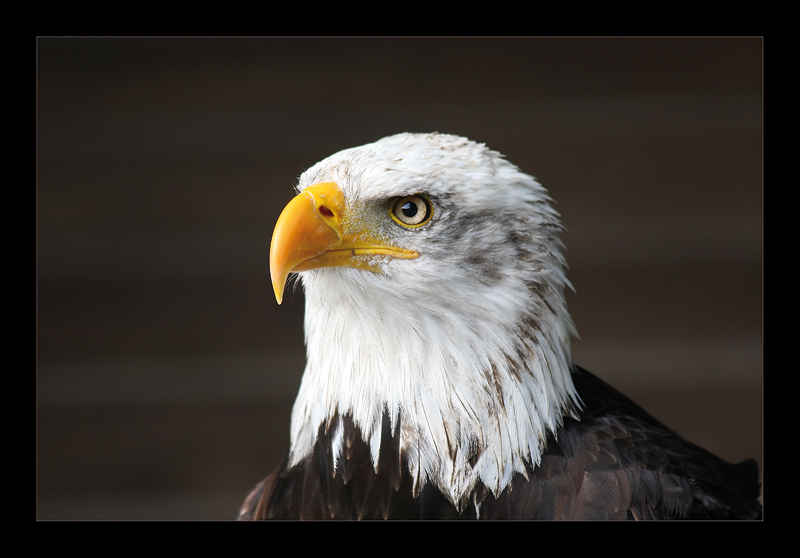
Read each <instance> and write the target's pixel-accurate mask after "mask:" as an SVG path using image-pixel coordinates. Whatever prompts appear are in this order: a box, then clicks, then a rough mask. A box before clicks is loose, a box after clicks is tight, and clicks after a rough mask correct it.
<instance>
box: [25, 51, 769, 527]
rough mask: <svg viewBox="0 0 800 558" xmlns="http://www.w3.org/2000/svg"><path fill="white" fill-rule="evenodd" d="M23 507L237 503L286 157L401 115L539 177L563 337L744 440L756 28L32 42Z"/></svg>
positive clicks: (272, 335) (655, 402) (635, 392)
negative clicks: (29, 363) (31, 478)
mask: <svg viewBox="0 0 800 558" xmlns="http://www.w3.org/2000/svg"><path fill="white" fill-rule="evenodd" d="M37 60H38V73H37V77H38V102H37V109H38V110H37V144H38V159H37V168H38V188H37V280H38V281H37V401H38V407H37V517H38V518H40V519H57V518H58V519H61V518H63V519H105V518H109V519H122V518H132V519H167V518H176V519H231V518H234V517H235V515H236V512H237V508H238V505H239V504H240V502H241V501H242V499H243V498H244V496H245V494H246V493H247V491H248V490H249V489H250V488H251V487H252V486H253V485H254V484H255V483H256V482H257V481H258V480H260V479H261V478H262V477H263V476H265V475H266V474H267V473H268V472H269V471H270V470H271V469H272V467H273V466H274V465H275V464H276V463H277V461H278V460H279V459H280V458H281V457H282V454H283V453H284V452H285V451H286V449H287V447H288V424H289V414H290V412H291V406H292V401H293V399H294V395H295V392H296V389H297V385H298V382H299V378H300V374H301V372H302V367H303V362H304V349H303V330H302V313H303V297H302V294H301V293H299V292H298V293H295V294H294V295H292V294H291V293H289V294H287V297H286V299H285V302H284V305H283V306H281V307H278V306H277V304H276V303H275V300H274V297H273V294H272V291H271V288H270V281H269V273H268V249H269V241H270V237H271V232H272V226H273V224H274V222H275V220H276V218H277V216H278V214H279V212H280V210H281V209H282V207H283V206H284V204H285V203H286V202H287V201H288V200H289V199H290V198H291V196H292V186H293V185H294V183H295V181H296V178H297V177H298V176H299V175H300V173H301V172H302V171H303V170H304V169H305V168H307V167H309V166H310V165H312V164H313V163H315V162H316V161H318V160H320V159H322V158H324V157H325V156H327V155H330V154H332V153H334V152H336V151H338V150H340V149H343V148H347V147H352V146H355V145H360V144H363V143H367V142H370V141H373V140H376V139H378V138H380V137H383V136H386V135H389V134H393V133H397V132H401V131H415V132H429V131H440V132H448V133H453V134H459V135H464V136H467V137H469V138H471V139H474V140H477V141H480V142H485V143H487V144H488V145H489V146H491V147H492V148H494V149H496V150H498V151H500V152H502V153H505V154H506V155H507V157H508V159H509V160H510V161H512V162H513V163H515V164H517V165H519V166H520V167H521V168H522V169H523V170H524V171H526V172H528V173H530V174H533V175H534V176H536V177H537V178H538V179H539V180H540V181H541V182H542V183H543V184H544V185H545V187H547V188H548V189H549V190H550V193H551V195H552V196H553V197H554V198H555V200H556V201H557V206H556V207H557V209H558V210H559V211H560V212H561V214H562V216H563V220H564V223H565V225H566V226H567V228H568V229H569V231H570V232H569V234H567V235H565V239H564V240H565V242H566V244H567V248H568V253H567V257H568V261H569V263H570V272H569V275H570V278H571V280H572V282H573V284H574V285H575V289H576V291H577V294H572V293H570V296H569V303H570V309H571V311H572V313H573V316H574V318H575V321H576V324H577V326H578V329H579V331H580V333H581V337H582V339H583V340H582V341H576V342H575V344H574V353H575V359H576V361H577V362H578V363H579V364H581V365H583V366H584V367H586V368H588V369H590V370H592V371H594V372H595V373H596V374H598V375H599V376H601V377H603V378H605V379H607V380H608V381H609V382H611V383H613V384H614V385H616V386H617V387H618V388H619V389H621V390H622V391H623V392H626V393H628V394H629V395H631V396H633V397H634V398H635V399H637V400H638V401H639V402H640V403H641V404H642V405H643V406H644V407H645V408H646V409H648V410H650V411H651V412H652V413H653V414H654V415H655V416H656V417H658V418H660V419H661V420H663V421H664V422H666V423H667V424H669V425H670V426H672V427H673V428H675V429H676V430H677V431H678V432H680V433H681V434H683V435H684V436H686V437H688V438H689V439H690V440H692V441H694V442H697V443H699V444H701V445H703V446H705V447H707V448H708V449H710V450H712V451H714V452H716V453H718V454H719V455H721V456H722V457H724V458H726V459H728V460H731V461H736V460H740V459H743V458H746V457H751V456H752V457H755V458H756V459H757V460H758V461H759V465H763V460H762V453H763V450H762V445H763V444H762V414H763V411H762V369H763V367H762V355H763V346H762V336H763V331H762V328H763V315H762V314H763V312H762V306H763V286H762V284H763V283H762V273H763V266H762V258H763V247H762V244H763V240H762V238H763V233H762V230H763V215H762V214H763V209H762V205H763V204H762V195H763V189H762V188H763V186H762V92H761V87H762V61H763V57H762V41H761V40H760V39H753V38H744V39H391V40H385V39H201V40H198V39H47V38H42V39H39V40H38V41H37Z"/></svg>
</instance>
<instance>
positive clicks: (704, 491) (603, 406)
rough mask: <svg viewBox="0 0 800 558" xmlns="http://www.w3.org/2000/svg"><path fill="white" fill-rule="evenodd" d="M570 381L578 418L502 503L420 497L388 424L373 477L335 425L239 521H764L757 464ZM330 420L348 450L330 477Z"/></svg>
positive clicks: (259, 492) (352, 430)
mask: <svg viewBox="0 0 800 558" xmlns="http://www.w3.org/2000/svg"><path fill="white" fill-rule="evenodd" d="M573 379H574V382H575V387H576V388H577V390H578V395H579V396H580V398H581V400H582V401H583V404H584V405H583V410H582V411H581V413H580V416H579V419H577V420H576V419H572V418H566V419H565V423H564V426H563V428H561V429H560V430H559V431H558V432H557V435H553V434H551V435H550V436H549V437H548V439H547V443H546V448H545V451H544V453H543V456H542V459H541V462H540V463H539V465H536V466H533V465H531V466H530V467H529V468H528V470H527V475H521V474H517V475H515V476H514V478H513V479H512V481H511V483H510V484H509V485H508V486H507V487H506V488H505V489H504V490H503V492H502V493H501V494H499V495H497V496H495V495H493V494H492V493H491V492H490V491H489V490H488V489H487V488H486V487H485V486H483V485H482V484H480V483H479V484H478V486H477V487H476V488H475V490H474V491H473V492H472V494H471V495H470V500H469V502H468V503H467V505H465V506H464V507H463V509H461V510H459V509H457V508H456V506H454V505H453V504H452V503H451V502H450V501H449V500H448V499H447V498H446V497H445V496H444V495H443V494H442V493H441V492H440V491H439V490H438V489H437V488H436V487H435V486H434V485H433V484H431V483H426V484H425V485H424V486H423V488H422V489H421V491H420V492H419V494H416V495H415V494H414V490H413V481H412V478H411V475H410V474H409V472H408V467H407V466H406V464H405V462H404V456H403V455H402V452H401V451H400V448H399V439H398V437H397V436H395V437H393V436H392V435H391V429H390V426H389V420H388V418H386V417H385V418H384V424H383V429H384V432H383V435H382V437H381V439H382V440H383V441H382V443H381V448H380V458H379V462H378V463H379V465H378V469H377V471H376V470H375V468H374V467H373V465H372V461H371V458H370V448H369V447H368V446H367V444H366V443H365V442H364V441H363V439H362V437H361V435H360V432H359V431H358V429H357V428H356V427H355V426H354V424H353V422H352V420H350V418H349V417H346V416H345V417H341V416H338V415H337V416H335V417H334V418H333V419H332V422H331V424H329V425H328V427H327V429H326V428H325V427H320V430H319V437H318V439H317V442H316V445H315V447H314V450H313V452H312V454H311V455H309V456H308V458H307V459H305V460H304V461H303V462H302V463H300V464H299V465H297V466H295V467H293V468H291V469H287V468H286V463H287V461H286V460H284V462H283V463H281V465H279V466H278V468H277V469H276V470H275V472H273V473H272V475H270V476H269V477H268V478H267V479H265V480H264V481H263V482H262V483H260V484H259V485H258V486H257V487H256V488H255V490H254V491H253V492H252V493H251V494H250V495H249V496H248V498H247V500H246V501H245V503H244V505H243V506H242V511H241V513H240V516H239V519H243V520H248V519H567V520H569V519H572V520H582V519H758V518H760V516H761V505H760V504H759V503H758V501H757V498H758V495H759V491H760V487H759V484H758V471H757V468H756V465H755V462H754V461H752V460H748V461H743V462H741V463H739V464H730V463H727V462H725V461H723V460H721V459H720V458H718V457H716V456H715V455H713V454H711V453H709V452H707V451H706V450H704V449H702V448H700V447H698V446H696V445H694V444H692V443H690V442H687V441H686V440H683V439H682V438H680V436H678V435H677V434H676V433H675V432H673V431H671V430H670V429H668V428H667V427H665V426H664V425H662V424H661V423H659V422H658V421H657V420H655V419H654V418H652V417H651V416H650V415H648V414H647V413H646V412H645V411H643V410H642V409H641V408H640V407H638V406H637V405H636V404H635V403H633V402H632V401H631V400H629V399H628V398H626V397H625V396H623V395H622V394H620V393H619V392H618V391H616V390H615V389H613V388H612V387H610V386H608V385H607V384H605V383H604V382H602V381H601V380H599V379H598V378H596V377H595V376H593V375H592V374H590V373H589V372H586V371H585V370H582V369H580V368H576V369H575V372H574V374H573ZM334 421H343V426H344V432H345V437H346V439H347V440H348V443H346V444H345V446H344V447H345V449H344V454H345V455H340V456H338V463H337V466H336V468H335V469H334V456H333V455H331V446H332V444H331V440H330V438H329V436H328V432H332V431H333V427H334V426H336V425H335V424H333V422H334ZM526 477H527V478H526Z"/></svg>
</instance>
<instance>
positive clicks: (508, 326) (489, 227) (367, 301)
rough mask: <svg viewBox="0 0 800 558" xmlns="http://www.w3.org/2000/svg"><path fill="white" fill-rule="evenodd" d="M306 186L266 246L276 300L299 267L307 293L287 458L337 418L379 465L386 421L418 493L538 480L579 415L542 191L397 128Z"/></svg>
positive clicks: (480, 153)
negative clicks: (540, 465) (304, 356)
mask: <svg viewBox="0 0 800 558" xmlns="http://www.w3.org/2000/svg"><path fill="white" fill-rule="evenodd" d="M298 192H299V193H298V195H297V196H296V197H295V198H294V199H293V200H292V201H291V202H290V203H289V204H288V205H287V207H286V209H285V210H284V212H283V213H282V214H281V217H280V218H279V220H278V223H277V225H276V228H275V233H274V235H273V240H272V245H271V250H270V269H271V272H272V278H273V287H274V289H275V294H276V298H277V299H278V302H279V303H280V301H281V300H282V297H283V290H284V284H285V282H286V278H287V276H288V275H289V274H290V273H297V274H298V275H299V277H300V281H301V282H302V285H303V288H304V290H305V294H306V320H305V327H306V342H307V349H308V364H307V367H306V371H305V374H304V377H303V382H302V385H301V389H300V394H299V396H298V400H297V402H296V404H295V408H294V411H293V415H292V448H291V459H290V462H291V463H297V462H299V461H300V460H301V459H303V458H304V457H305V456H307V455H308V454H309V452H310V451H311V448H312V447H313V444H314V440H315V438H316V435H317V432H318V429H319V427H320V426H325V425H327V424H329V423H330V422H331V420H332V417H333V416H334V415H336V414H337V413H338V414H339V415H348V416H351V417H352V419H353V421H354V423H355V424H356V426H357V427H358V428H359V429H360V431H361V433H362V435H363V437H364V441H365V442H367V443H368V444H369V446H370V448H372V449H373V452H374V453H373V465H374V466H375V468H376V470H377V468H378V467H379V465H380V464H379V463H378V448H379V447H380V436H381V427H380V426H381V421H382V417H383V416H384V414H388V416H389V419H390V421H391V424H392V434H393V435H399V436H400V438H401V443H400V446H401V449H402V450H403V451H404V452H405V454H406V456H407V458H408V461H409V463H410V464H411V465H410V468H411V470H412V474H413V475H415V480H416V482H417V484H418V486H420V485H421V484H422V483H424V482H427V481H430V482H433V483H435V484H436V485H437V486H439V487H440V489H441V490H442V491H443V492H445V493H446V494H448V496H449V497H450V499H451V500H452V501H453V502H454V503H457V504H458V502H460V500H461V499H462V498H463V497H464V495H465V494H467V493H468V491H469V490H470V489H471V488H472V487H473V486H474V485H475V483H476V482H477V481H478V480H480V481H481V482H483V483H484V484H485V485H486V486H488V487H490V488H491V489H492V490H493V491H501V490H502V489H503V488H504V486H506V484H507V482H508V481H509V480H510V478H511V476H512V475H513V474H514V473H515V472H523V473H524V472H525V471H527V470H530V468H531V467H532V466H533V465H535V464H536V463H537V462H538V459H539V455H540V452H541V449H542V444H543V443H544V440H545V438H546V436H547V434H548V432H553V431H555V430H556V429H557V428H558V426H559V425H560V424H561V422H562V417H564V416H568V415H570V414H572V413H573V410H574V409H575V408H576V406H577V399H576V396H575V393H574V388H573V386H572V382H571V378H570V372H569V370H570V363H571V355H570V336H571V335H573V334H574V327H573V325H572V321H571V319H570V317H569V314H568V312H567V309H566V303H565V301H564V296H563V288H564V286H565V285H566V286H569V282H568V281H567V279H566V277H565V275H564V271H563V269H564V261H563V257H562V255H561V250H562V245H561V243H560V240H559V238H558V233H559V232H560V231H561V230H562V227H561V225H560V223H559V220H558V214H557V213H556V212H555V211H554V210H553V209H552V207H551V206H550V199H549V197H548V196H547V193H546V191H545V190H544V188H542V186H540V185H539V184H538V183H537V182H536V181H535V180H534V179H533V178H532V177H531V176H528V175H526V174H524V173H523V172H521V171H520V170H519V169H518V168H517V167H515V166H514V165H512V164H511V163H509V162H507V161H506V160H505V159H503V157H502V156H501V155H500V154H499V153H497V152H494V151H491V150H489V149H488V148H486V147H485V146H484V145H482V144H478V143H475V142H471V141H469V140H467V139H465V138H461V137H457V136H451V135H443V134H399V135H395V136H391V137H388V138H384V139H382V140H380V141H378V142H375V143H373V144H369V145H365V146H361V147H357V148H353V149H347V150H345V151H341V152H339V153H337V154H335V155H333V156H331V157H329V158H327V159H325V160H323V161H321V162H320V163H318V164H316V165H314V166H313V167H311V168H310V169H308V170H307V171H306V172H305V173H303V175H302V176H301V177H300V181H299V185H298ZM333 439H334V440H336V436H333ZM335 443H337V442H336V441H334V444H335ZM338 443H341V441H339V442H338ZM337 451H338V450H337V448H334V450H333V455H337Z"/></svg>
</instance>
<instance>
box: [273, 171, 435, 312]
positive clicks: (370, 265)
mask: <svg viewBox="0 0 800 558" xmlns="http://www.w3.org/2000/svg"><path fill="white" fill-rule="evenodd" d="M358 223H359V220H358V219H354V218H352V216H349V217H348V216H347V215H346V207H345V199H344V194H343V193H342V191H341V190H340V189H339V187H338V186H337V185H336V184H334V183H332V182H323V183H320V184H314V185H313V186H309V187H308V188H306V189H305V190H303V191H302V192H301V193H300V194H298V195H297V196H295V198H294V199H293V200H292V201H290V202H289V204H288V205H287V206H286V207H285V208H284V210H283V212H282V213H281V216H280V217H278V222H277V224H276V225H275V232H273V233H272V244H271V246H270V251H269V270H270V274H271V275H272V288H273V289H274V290H275V298H276V299H277V300H278V304H280V303H281V301H282V300H283V289H284V286H285V285H286V278H287V277H288V276H289V274H290V273H296V272H298V271H308V270H309V269H317V268H320V267H334V266H343V267H355V268H358V269H364V270H367V271H372V272H375V273H380V267H379V265H378V262H377V261H376V260H375V258H374V256H389V257H392V258H401V259H406V260H409V259H414V258H417V257H419V253H417V252H415V251H414V250H408V249H405V248H398V247H396V246H391V245H389V244H387V243H386V242H385V241H382V240H381V239H379V238H378V235H377V234H376V233H375V232H373V231H370V230H368V228H367V227H363V226H359V224H358ZM345 224H346V225H345Z"/></svg>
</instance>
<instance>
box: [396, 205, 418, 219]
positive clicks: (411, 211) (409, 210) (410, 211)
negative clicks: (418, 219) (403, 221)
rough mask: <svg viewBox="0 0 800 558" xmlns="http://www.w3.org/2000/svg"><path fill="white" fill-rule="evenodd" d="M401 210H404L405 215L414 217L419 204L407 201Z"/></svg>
mask: <svg viewBox="0 0 800 558" xmlns="http://www.w3.org/2000/svg"><path fill="white" fill-rule="evenodd" d="M400 211H402V212H403V215H405V216H406V217H413V216H414V215H416V214H417V211H418V209H417V204H415V203H411V202H406V203H404V204H403V207H401V208H400Z"/></svg>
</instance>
